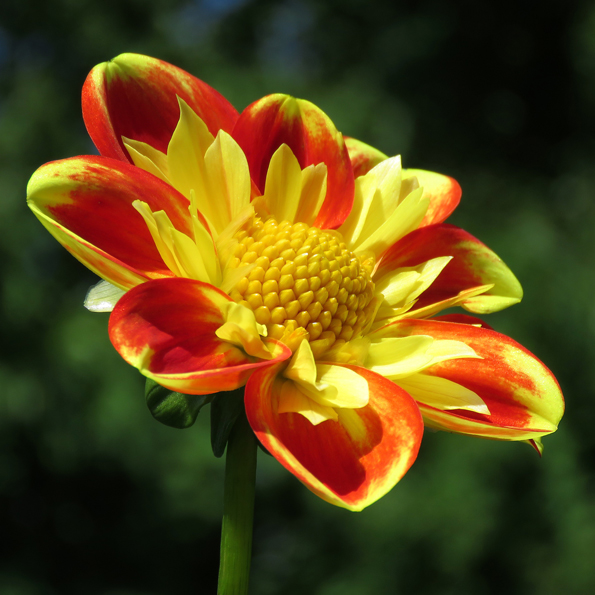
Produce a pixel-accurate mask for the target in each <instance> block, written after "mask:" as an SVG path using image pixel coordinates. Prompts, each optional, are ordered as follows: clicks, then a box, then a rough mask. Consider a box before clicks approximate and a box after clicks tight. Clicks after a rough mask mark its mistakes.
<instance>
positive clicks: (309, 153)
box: [233, 94, 353, 229]
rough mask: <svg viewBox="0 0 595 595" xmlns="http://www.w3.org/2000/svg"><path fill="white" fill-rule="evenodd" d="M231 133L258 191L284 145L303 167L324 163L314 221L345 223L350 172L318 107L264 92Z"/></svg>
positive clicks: (332, 225)
mask: <svg viewBox="0 0 595 595" xmlns="http://www.w3.org/2000/svg"><path fill="white" fill-rule="evenodd" d="M233 136H234V138H235V139H236V140H237V141H238V143H239V145H240V146H241V147H242V149H243V150H244V152H245V153H246V156H247V157H248V164H249V165H250V173H251V175H252V179H253V180H254V182H255V183H256V185H257V186H258V188H259V189H260V191H261V193H262V192H264V187H265V181H266V174H267V170H268V167H269V162H270V160H271V157H272V156H273V153H274V152H275V151H276V150H277V149H278V148H279V147H280V146H281V145H282V144H283V143H285V144H286V145H288V146H289V148H290V149H291V150H292V151H293V153H294V155H295V156H296V157H297V159H298V162H299V164H300V166H301V168H302V169H304V168H305V167H307V166H308V165H318V164H319V163H323V162H324V163H325V164H326V166H327V168H328V169H327V171H328V179H327V193H326V199H325V200H324V203H323V204H322V207H321V209H320V212H319V214H318V217H317V219H316V222H315V225H316V227H319V228H321V229H334V228H336V227H339V225H341V224H342V223H343V221H345V219H346V218H347V215H348V214H349V212H350V210H351V205H352V203H353V170H352V167H351V162H350V160H349V154H348V153H347V148H346V147H345V142H344V141H343V136H342V135H341V133H340V132H338V131H337V129H336V128H335V125H334V124H333V123H332V122H331V120H330V119H329V118H328V116H327V115H326V114H325V113H324V112H322V111H321V110H320V109H319V108H317V107H316V106H315V105H313V104H312V103H310V102H309V101H305V100H303V99H295V98H293V97H290V96H288V95H281V94H276V95H269V96H267V97H263V98H262V99H260V100H258V101H256V102H255V103H253V104H252V105H249V106H248V107H247V108H246V109H245V110H244V111H243V112H242V113H241V115H240V118H239V120H238V121H237V123H236V126H235V128H234V131H233Z"/></svg>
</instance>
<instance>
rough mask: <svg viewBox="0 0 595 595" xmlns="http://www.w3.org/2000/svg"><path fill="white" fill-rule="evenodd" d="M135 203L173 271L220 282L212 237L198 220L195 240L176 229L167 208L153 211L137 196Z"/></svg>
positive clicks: (219, 272)
mask: <svg viewBox="0 0 595 595" xmlns="http://www.w3.org/2000/svg"><path fill="white" fill-rule="evenodd" d="M132 206H133V207H134V208H135V209H136V210H137V211H138V212H139V213H140V214H141V215H142V216H143V219H144V220H145V223H146V224H147V227H148V229H149V232H150V233H151V236H152V238H153V241H154V242H155V246H156V247H157V250H158V251H159V254H160V255H161V258H163V261H164V262H165V264H166V265H167V267H168V268H169V269H170V271H171V272H172V273H174V275H176V276H177V277H186V278H189V279H196V280H198V281H204V282H205V283H210V284H211V285H215V286H217V287H218V286H219V285H220V284H221V269H220V266H219V260H218V258H217V255H216V252H215V247H214V245H213V240H212V238H211V236H210V235H209V232H208V231H207V230H206V229H204V227H203V226H202V224H200V223H199V222H198V221H197V222H196V225H195V226H194V236H195V239H194V241H193V240H192V239H191V238H189V237H188V236H187V235H186V234H184V233H182V232H181V231H179V230H177V229H176V228H175V227H174V226H173V224H172V222H171V221H170V219H169V217H168V216H167V214H166V213H165V211H157V212H155V213H153V212H152V211H151V209H150V208H149V205H147V203H145V202H143V201H140V200H136V201H134V202H133V203H132Z"/></svg>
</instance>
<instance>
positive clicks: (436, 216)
mask: <svg viewBox="0 0 595 595" xmlns="http://www.w3.org/2000/svg"><path fill="white" fill-rule="evenodd" d="M413 176H415V177H416V178H417V181H418V182H419V185H420V186H421V187H422V188H423V189H424V196H429V197H430V206H429V207H428V210H427V212H426V215H425V217H424V218H423V220H422V222H421V223H420V224H419V225H420V227H425V226H426V225H433V224H434V223H442V222H443V221H444V220H445V219H446V218H447V217H448V216H449V215H450V214H451V213H452V212H453V211H454V210H455V209H456V208H457V205H458V204H459V202H460V200H461V194H462V190H461V187H460V186H459V183H458V182H457V181H456V180H455V179H454V178H451V177H449V176H445V175H443V174H437V173H435V172H432V171H425V170H423V169H404V170H403V179H406V178H411V177H413Z"/></svg>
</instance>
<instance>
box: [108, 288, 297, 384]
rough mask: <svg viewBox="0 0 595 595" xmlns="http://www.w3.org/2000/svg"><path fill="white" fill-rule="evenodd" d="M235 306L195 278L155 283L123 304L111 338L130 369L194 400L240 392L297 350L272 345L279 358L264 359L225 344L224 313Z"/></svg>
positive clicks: (115, 316) (136, 290)
mask: <svg viewBox="0 0 595 595" xmlns="http://www.w3.org/2000/svg"><path fill="white" fill-rule="evenodd" d="M230 301H232V300H230V298H229V297H228V296H227V295H225V294H224V293H223V292H222V291H219V290H218V289H216V288H215V287H213V286H211V285H208V284H207V283H201V282H200V281H194V280H192V279H180V278H174V279H160V280H157V281H149V282H147V283H143V284H142V285H139V286H137V287H135V288H134V289H132V290H131V291H129V292H128V293H126V294H125V295H124V296H123V297H122V298H121V299H120V301H119V302H118V303H117V305H116V307H115V308H114V311H113V312H112V315H111V317H110V322H109V334H110V339H111V341H112V343H113V345H114V347H115V348H116V349H117V350H118V352H119V353H120V355H121V356H122V357H123V358H124V359H125V360H126V361H127V362H128V363H129V364H131V365H133V366H135V367H136V368H138V369H139V370H140V371H141V372H142V373H143V374H144V375H145V376H148V377H149V378H153V379H154V380H156V381H157V382H159V384H161V385H163V386H165V387H166V388H169V389H171V390H176V391H179V392H182V393H186V394H194V395H204V394H210V393H214V392H218V391H226V390H234V389H236V388H238V387H240V386H243V385H244V384H245V383H246V381H247V380H248V377H249V376H250V374H251V373H252V372H253V371H254V370H256V369H258V368H260V367H262V366H269V365H271V364H274V363H275V362H278V361H281V360H284V359H287V358H288V357H290V356H291V351H290V350H289V349H288V348H287V347H286V346H284V345H282V344H281V343H278V342H276V341H268V342H267V344H268V345H269V347H270V348H271V349H272V350H273V354H274V356H275V357H274V358H273V359H271V360H260V359H258V358H255V357H251V356H249V355H247V354H246V353H245V352H244V351H243V350H241V349H239V348H238V347H235V346H234V345H232V344H231V343H228V342H226V341H222V340H221V339H219V338H218V337H217V335H216V334H215V331H216V330H217V329H218V328H220V327H221V326H222V325H223V323H224V322H225V320H224V317H223V314H222V308H223V307H224V306H225V305H226V304H227V303H228V302H230Z"/></svg>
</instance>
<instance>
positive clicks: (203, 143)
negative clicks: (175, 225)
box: [167, 97, 214, 199]
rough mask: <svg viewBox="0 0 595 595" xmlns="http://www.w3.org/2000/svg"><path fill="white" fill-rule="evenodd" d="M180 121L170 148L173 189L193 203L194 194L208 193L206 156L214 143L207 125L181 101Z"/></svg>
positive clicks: (170, 174) (170, 171)
mask: <svg viewBox="0 0 595 595" xmlns="http://www.w3.org/2000/svg"><path fill="white" fill-rule="evenodd" d="M178 104H179V106H180V119H179V121H178V124H177V126H176V129H175V130H174V133H173V135H172V137H171V140H170V141H169V145H168V147H167V163H168V168H169V178H170V182H171V184H172V186H173V187H174V188H175V189H176V190H178V191H179V192H181V193H182V194H183V195H184V196H185V197H186V198H188V199H190V191H191V190H195V191H196V192H198V193H200V194H203V193H204V183H205V168H204V155H205V153H206V151H207V149H208V148H209V147H210V146H211V145H212V143H213V141H214V137H213V135H212V134H211V133H210V132H209V129H208V128H207V126H206V124H205V123H204V122H203V121H202V119H201V118H200V117H199V116H197V115H196V114H195V113H194V111H193V110H192V108H190V106H189V105H188V104H187V103H186V102H185V101H184V100H183V99H181V98H180V97H178Z"/></svg>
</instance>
